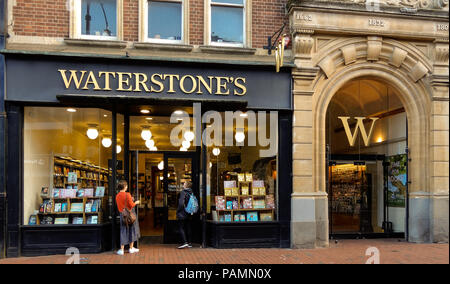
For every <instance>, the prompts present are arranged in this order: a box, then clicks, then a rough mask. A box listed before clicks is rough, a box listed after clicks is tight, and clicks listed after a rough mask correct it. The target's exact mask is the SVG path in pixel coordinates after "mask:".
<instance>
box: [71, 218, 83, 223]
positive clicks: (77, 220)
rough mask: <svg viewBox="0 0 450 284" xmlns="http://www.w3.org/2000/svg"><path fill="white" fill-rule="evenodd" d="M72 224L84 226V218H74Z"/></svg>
mask: <svg viewBox="0 0 450 284" xmlns="http://www.w3.org/2000/svg"><path fill="white" fill-rule="evenodd" d="M72 224H74V225H82V224H83V217H73V219H72Z"/></svg>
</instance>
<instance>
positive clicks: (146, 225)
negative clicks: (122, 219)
mask: <svg viewBox="0 0 450 284" xmlns="http://www.w3.org/2000/svg"><path fill="white" fill-rule="evenodd" d="M130 155H131V157H130V158H131V173H132V176H131V188H132V190H133V193H134V194H133V195H134V196H135V197H136V198H137V199H138V200H139V201H140V204H139V205H138V206H137V215H138V222H139V227H140V233H141V239H140V244H155V243H166V244H167V243H169V244H170V243H179V242H180V240H179V232H178V229H177V228H178V224H177V217H176V212H177V208H178V198H179V194H180V192H181V191H182V190H183V184H184V182H186V181H190V182H192V184H193V186H192V187H193V191H194V194H195V195H196V196H199V182H198V172H199V168H198V159H197V158H196V153H195V152H187V153H178V152H159V153H154V152H149V151H138V150H136V151H131V153H130ZM197 219H198V216H197ZM193 223H194V226H195V227H198V226H199V223H200V221H199V220H194V222H193ZM193 232H194V235H193V239H194V241H196V242H198V241H199V240H200V237H201V236H200V234H199V233H198V234H197V233H195V232H199V231H198V230H193Z"/></svg>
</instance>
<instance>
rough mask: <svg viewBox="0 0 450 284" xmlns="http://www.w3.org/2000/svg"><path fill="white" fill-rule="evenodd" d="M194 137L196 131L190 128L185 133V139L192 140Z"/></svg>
mask: <svg viewBox="0 0 450 284" xmlns="http://www.w3.org/2000/svg"><path fill="white" fill-rule="evenodd" d="M194 137H195V135H194V132H192V131H190V130H189V131H187V132H186V133H184V139H186V141H189V142H191V141H192V140H194Z"/></svg>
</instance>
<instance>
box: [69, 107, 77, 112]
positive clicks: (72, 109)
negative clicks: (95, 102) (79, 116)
mask: <svg viewBox="0 0 450 284" xmlns="http://www.w3.org/2000/svg"><path fill="white" fill-rule="evenodd" d="M67 111H68V112H77V110H76V109H74V108H68V109H67Z"/></svg>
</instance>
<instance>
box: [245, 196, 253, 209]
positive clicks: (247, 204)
mask: <svg viewBox="0 0 450 284" xmlns="http://www.w3.org/2000/svg"><path fill="white" fill-rule="evenodd" d="M252 206H253V202H252V198H251V197H247V198H244V199H243V200H242V208H243V209H253V207H252Z"/></svg>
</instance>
